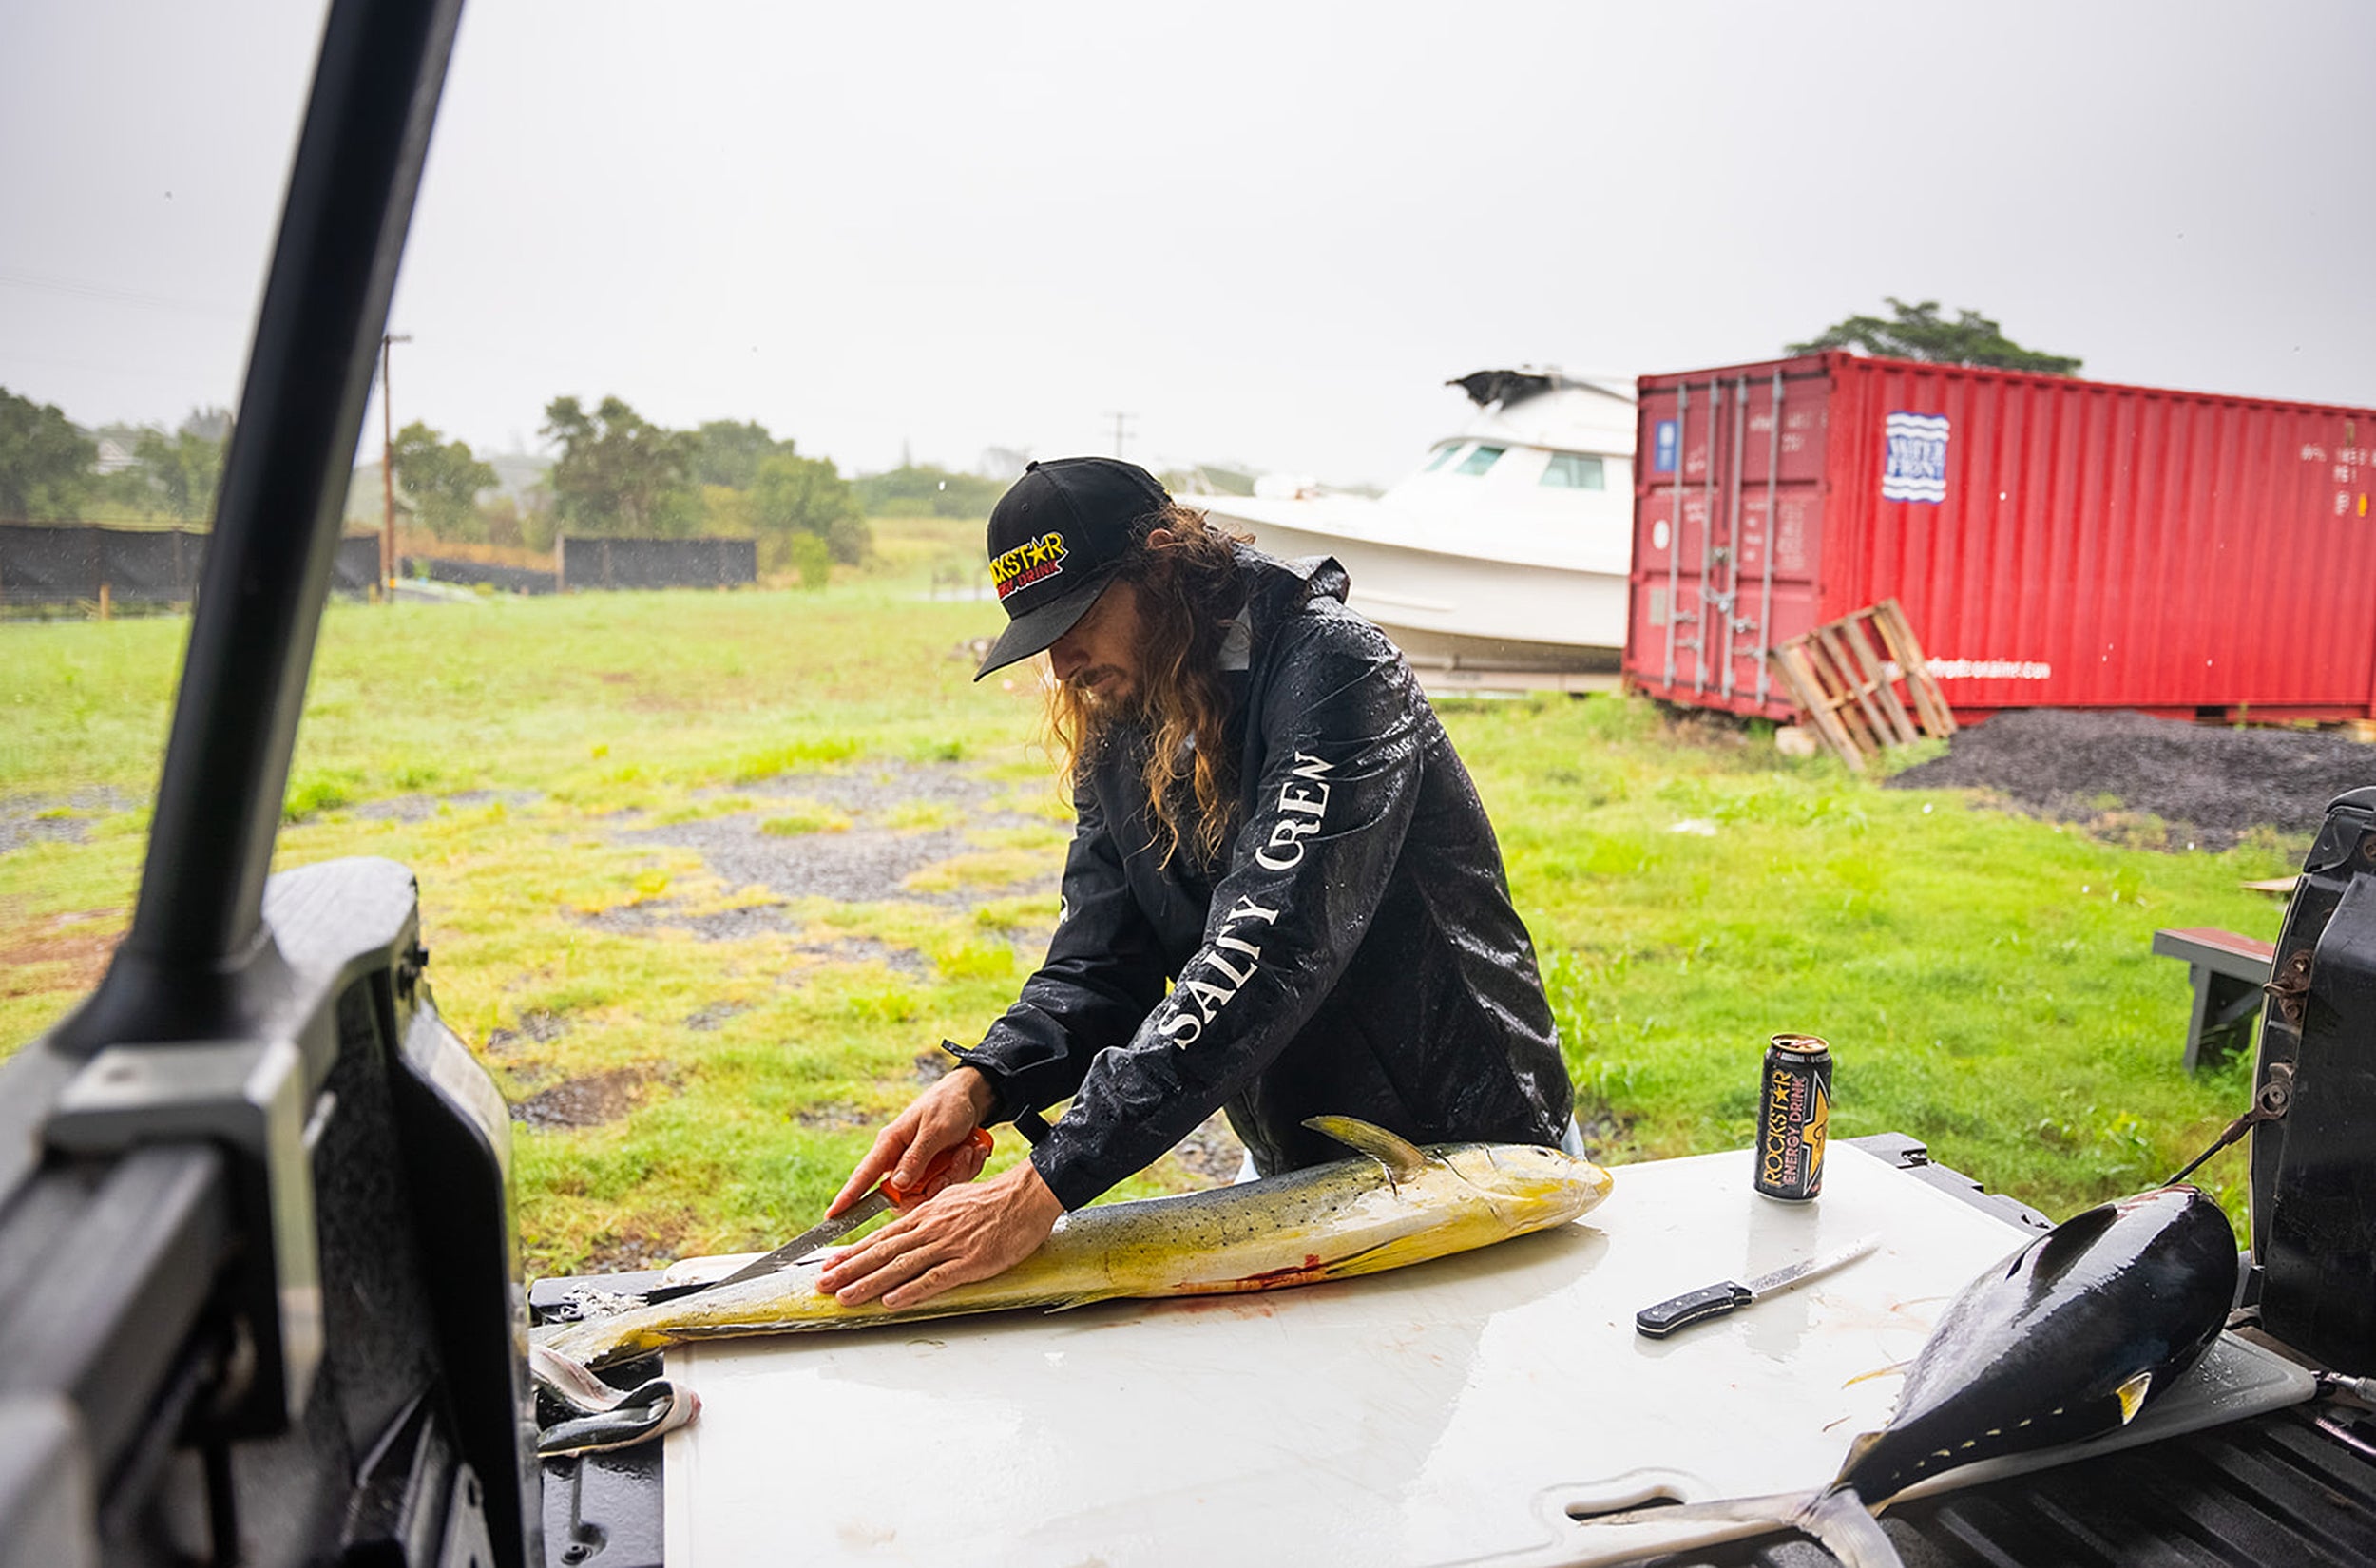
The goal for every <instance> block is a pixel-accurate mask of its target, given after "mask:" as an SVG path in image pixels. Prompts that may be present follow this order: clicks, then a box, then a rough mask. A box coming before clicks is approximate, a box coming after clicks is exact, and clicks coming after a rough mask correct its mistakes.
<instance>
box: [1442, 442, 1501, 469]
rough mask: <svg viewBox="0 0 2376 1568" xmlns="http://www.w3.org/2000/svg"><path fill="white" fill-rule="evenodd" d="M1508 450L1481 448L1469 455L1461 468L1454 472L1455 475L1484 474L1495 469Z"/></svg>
mask: <svg viewBox="0 0 2376 1568" xmlns="http://www.w3.org/2000/svg"><path fill="white" fill-rule="evenodd" d="M1504 450H1506V448H1503V447H1479V448H1478V449H1476V450H1475V451H1473V452H1470V453H1469V454H1468V456H1467V457H1466V459H1465V460H1464V461H1463V462H1462V464H1461V466H1460V467H1459V468H1454V469H1453V470H1452V471H1453V472H1454V473H1483V472H1485V470H1486V469H1487V468H1491V467H1493V465H1494V463H1495V462H1496V461H1498V460H1499V459H1500V457H1501V455H1502V453H1503V452H1504Z"/></svg>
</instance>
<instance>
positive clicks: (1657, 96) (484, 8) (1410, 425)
mask: <svg viewBox="0 0 2376 1568" xmlns="http://www.w3.org/2000/svg"><path fill="white" fill-rule="evenodd" d="M321 16H322V8H321V6H320V5H319V4H318V3H316V4H304V3H299V0H242V3H241V4H240V5H237V6H227V7H225V6H190V5H187V4H180V3H167V0H76V3H75V4H72V5H36V4H31V3H18V4H12V5H8V6H5V7H0V148H5V149H6V151H5V157H0V386H6V387H7V388H9V389H10V391H12V392H19V393H21V394H24V395H28V396H30V397H33V398H34V399H36V400H38V401H41V402H47V403H55V404H58V405H59V406H61V407H62V408H64V409H65V411H67V414H68V416H70V417H71V418H73V419H75V420H77V421H79V422H81V423H84V424H86V425H91V424H98V423H101V422H104V421H109V420H119V419H121V420H135V421H154V422H160V423H166V424H170V423H172V422H174V421H177V420H178V419H180V418H181V417H182V414H184V413H185V412H186V411H188V410H189V409H190V408H191V407H192V406H194V405H197V404H201V403H228V402H231V401H233V400H234V399H235V398H236V396H237V392H238V387H239V382H240V373H241V371H242V367H243V364H244V359H245V354H246V336H247V328H248V319H249V316H250V315H251V313H252V311H253V308H254V303H255V300H256V297H257V295H258V293H259V288H260V283H261V278H262V275H263V269H264V263H265V256H266V250H267V246H268V243H269V239H270V234H271V229H272V226H273V223H274V222H275V220H276V219H277V216H278V204H279V200H280V194H281V182H282V181H283V180H284V178H285V176H286V173H287V166H288V162H289V157H290V153H291V149H292V146H293V142H294V137H295V134H296V127H297V115H298V111H299V108H300V105H301V103H302V98H303V93H304V90H305V86H306V81H307V76H308V72H309V71H310V68H311V60H312V53H313V49H314V47H315V45H316V40H317V35H318V32H319V29H320V22H321ZM2371 132H2376V7H2370V6H2368V5H2366V4H2365V3H2364V0H2330V3H2311V0H2303V3H2271V0H2256V3H2253V4H2249V5H2247V4H2235V3H2229V4H2219V5H2213V4H2203V3H2197V0H2156V3H2152V4H2101V5H2096V4H2072V3H2069V0H2060V3H2055V4H2034V5H2033V4H2009V3H2006V0H1971V3H1968V4H1964V5H1961V6H1954V7H1946V6H1922V5H1907V4H1898V5H1880V4H1873V5H1865V4H1849V3H1838V0H1797V3H1794V4H1789V5H1757V6H1753V5H1749V4H1737V5H1715V4H1704V5H1686V4H1676V3H1672V0H1662V3H1659V4H1654V5H1642V4H1638V3H1629V4H1625V5H1614V4H1611V5H1601V4H1574V3H1571V4H1508V5H1489V4H1477V3H1468V4H1463V5H1458V6H1455V5H1450V4H1429V5H1413V4H1379V3H1371V4H1366V5H1330V6H1318V5H1298V4H1293V3H1292V0H1290V3H1280V0H1269V3H1266V4H1252V5H1243V4H1223V3H1214V0H1200V3H1198V4H1197V5H1195V6H1171V7H1163V8H1153V7H1128V6H1119V5H1115V4H1112V3H1110V0H1107V3H1102V4H1084V5H1079V6H1060V5H1038V6H1017V7H997V6H984V5H980V4H966V5H954V4H939V3H915V0H910V3H908V4H899V5H872V6H853V5H834V6H825V5H811V4H791V3H772V4H762V3H757V0H753V3H728V0H716V3H699V0H695V3H684V0H679V3H670V4H661V3H658V0H647V3H645V4H642V5H627V4H608V5H605V4H591V3H586V0H533V3H525V0H524V3H511V4H506V3H502V0H479V3H477V4H474V5H472V6H471V7H469V9H468V10H466V13H465V17H464V21H463V29H462V36H461V41H460V43H459V45H458V47H457V48H456V51H455V56H454V62H453V67H452V71H451V74H450V77H449V79H448V83H447V88H446V97H445V105H444V108H443V110H442V113H441V116H440V119H439V122H438V126H437V135H436V141H435V143H434V145H433V147H432V150H431V157H430V165H429V173H428V179H427V182H426V185H425V188H424V190H423V193H422V197H421V202H420V206H419V209H418V211H417V214H416V216H415V219H414V222H413V227H412V244H411V249H410V251H409V252H408V254H407V258H406V261H405V267H404V273H403V277H402V280H401V282H400V284H399V287H398V290H397V295H396V303H395V311H394V316H393V329H394V330H396V331H398V332H405V333H410V334H412V338H413V341H412V343H411V344H409V345H405V346H402V347H399V348H398V350H397V351H396V369H395V407H396V411H397V417H398V420H399V422H402V421H405V420H410V419H414V418H419V419H425V420H427V421H428V422H429V423H430V424H431V425H432V426H435V427H437V428H438V429H440V430H445V431H447V432H449V433H450V434H458V435H460V436H462V437H464V438H466V439H468V440H469V441H470V442H471V443H473V444H474V445H476V446H478V447H480V448H481V449H511V448H513V447H515V446H517V445H527V446H530V447H532V446H534V445H535V443H536V440H537V437H536V428H537V426H538V424H539V422H540V419H541V417H542V411H543V409H544V406H545V404H546V402H547V401H548V400H549V399H551V398H552V397H553V396H555V395H557V394H559V393H563V392H571V393H576V394H579V395H581V396H584V397H586V398H589V399H591V398H598V397H600V396H602V395H604V394H605V393H610V392H616V393H618V394H619V395H621V396H623V397H624V398H626V399H627V400H628V401H629V402H631V403H633V404H634V405H635V406H636V407H637V408H638V409H639V410H640V411H642V412H643V413H644V414H645V415H646V416H647V417H650V418H653V419H656V420H659V421H661V422H662V423H665V424H671V425H690V424H694V423H698V422H699V421H701V420H704V419H713V418H753V419H757V420H760V421H762V422H763V423H765V424H766V425H768V426H769V427H770V428H771V429H772V430H775V431H776V433H777V434H779V435H790V436H793V437H795V438H796V439H797V440H798V441H799V443H800V446H801V449H802V450H804V451H807V452H811V453H815V454H822V455H826V456H831V457H833V458H834V459H836V460H837V461H838V462H839V463H840V464H841V465H842V467H843V468H844V469H845V470H846V471H848V470H867V469H874V468H885V467H889V466H891V465H892V464H895V463H896V462H897V461H898V460H899V457H900V453H901V450H902V447H903V443H905V444H907V445H908V446H910V448H911V449H912V450H913V452H914V455H915V456H916V458H917V459H918V460H919V461H938V462H943V463H948V464H949V465H951V466H955V467H969V466H971V465H972V464H973V463H974V462H975V460H976V459H977V458H978V457H979V456H980V454H981V452H982V450H983V449H984V448H986V447H987V446H990V445H993V444H996V445H1000V446H1006V447H1012V448H1021V449H1029V450H1032V451H1034V452H1037V453H1039V454H1040V455H1056V454H1059V453H1063V452H1071V451H1082V450H1106V449H1111V445H1112V440H1113V429H1112V421H1111V418H1110V415H1111V414H1112V413H1113V412H1114V411H1124V412H1127V413H1128V414H1129V415H1130V416H1131V417H1130V424H1129V437H1128V442H1127V447H1128V451H1129V453H1130V455H1132V456H1134V457H1138V458H1140V459H1141V460H1145V461H1150V462H1169V461H1183V460H1200V461H1208V462H1227V461H1238V462H1243V463H1247V464H1251V465H1254V466H1255V467H1257V468H1287V469H1295V470H1301V471H1307V472H1313V473H1316V474H1318V475H1320V476H1322V477H1324V478H1328V479H1332V480H1336V481H1340V482H1348V483H1350V482H1358V481H1365V480H1367V481H1387V480H1390V479H1392V478H1394V477H1397V476H1398V475H1399V474H1400V473H1401V472H1402V471H1403V470H1404V469H1405V468H1408V466H1409V464H1410V463H1411V461H1412V460H1413V459H1415V457H1416V456H1417V455H1418V453H1419V452H1420V450H1421V449H1423V448H1424V446H1425V445H1426V444H1427V443H1428V441H1429V440H1430V439H1431V438H1433V437H1435V436H1437V435H1440V434H1443V433H1447V432H1448V431H1449V430H1451V429H1453V428H1455V427H1456V426H1457V425H1458V423H1459V422H1460V421H1461V419H1462V418H1463V416H1464V414H1465V412H1466V403H1465V401H1464V400H1463V399H1462V397H1461V394H1460V393H1459V392H1456V391H1451V390H1447V389H1446V388H1445V387H1443V386H1442V382H1443V381H1444V380H1445V379H1446V378H1447V377H1449V376H1455V375H1460V374H1462V373H1466V372H1468V371H1472V370H1476V369H1480V368H1484V367H1487V366H1496V365H1504V364H1510V363H1518V362H1527V363H1537V364H1558V365H1565V366H1568V367H1570V368H1574V369H1581V370H1594V371H1600V372H1606V373H1623V374H1627V375H1631V374H1635V373H1644V372H1655V371H1671V370H1682V369H1689V368H1695V367H1698V366H1703V365H1715V364H1723V363H1728V362H1732V361H1735V360H1743V359H1750V358H1754V357H1758V356H1762V355H1768V354H1772V353H1774V352H1775V351H1776V350H1778V349H1779V347H1780V346H1781V344H1782V343H1784V342H1785V341H1787V340H1789V339H1792V338H1795V337H1802V336H1808V335H1812V334H1814V333H1815V332H1816V331H1818V330H1819V329H1821V328H1822V327H1823V326H1825V325H1826V324H1827V323H1829V322H1831V321H1833V320H1836V319H1838V318H1839V317H1841V316H1846V315H1849V314H1850V313H1854V312H1860V311H1862V312H1871V311H1877V310H1879V309H1880V307H1881V301H1882V297H1883V296H1885V295H1896V296H1900V297H1903V298H1907V299H1911V300H1919V299H1926V298H1935V299H1938V300H1940V301H1941V302H1942V303H1943V304H1945V306H1947V307H1949V308H1950V309H1952V308H1954V307H1960V306H1969V307H1973V308H1976V309H1979V310H1982V311H1983V312H1985V313H1986V314H1988V315H1990V316H1995V317H1997V318H1998V319H1999V320H2000V321H2002V323H2003V324H2004V327H2005V329H2006V331H2007V332H2008V333H2009V334H2010V335H2012V336H2014V337H2015V338H2017V339H2019V340H2020V341H2022V342H2023V343H2025V344H2028V345H2029V346H2031V347H2035V348H2042V349H2046V350H2050V351H2053V352H2056V353H2061V354H2078V355H2080V356H2081V357H2082V358H2084V360H2085V361H2086V365H2085V371H2084V373H2086V374H2089V375H2095V376H2101V377H2104V378H2107V379H2114V380H2123V381H2135V382H2143V383H2148V384H2158V385H2169V386H2178V387H2190V388H2202V389H2208V390H2213V391H2219V392H2247V393H2256V394H2265V395H2271V396H2283V397H2296V398H2303V399H2311V400H2323V401H2332V402H2344V403H2354V404H2360V405H2376V299H2372V297H2371V296H2372V295H2376V289H2372V288H2371V279H2376V135H2372V134H2371ZM371 419H372V423H371V426H370V429H371V430H373V431H374V432H375V431H376V430H377V422H378V415H377V412H376V411H375V410H374V412H373V414H372V416H371ZM375 453H376V435H375V433H374V435H373V436H372V437H370V438H369V439H368V440H367V450H366V452H365V455H366V456H373V455H375Z"/></svg>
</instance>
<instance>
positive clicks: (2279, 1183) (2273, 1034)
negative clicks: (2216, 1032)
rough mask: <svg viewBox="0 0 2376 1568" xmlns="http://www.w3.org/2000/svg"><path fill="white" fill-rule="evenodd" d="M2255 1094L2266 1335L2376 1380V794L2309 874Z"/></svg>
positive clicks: (2367, 794)
mask: <svg viewBox="0 0 2376 1568" xmlns="http://www.w3.org/2000/svg"><path fill="white" fill-rule="evenodd" d="M2253 1093H2254V1102H2253V1103H2254V1110H2255V1111H2256V1112H2257V1113H2258V1114H2259V1115H2260V1116H2261V1117H2262V1118H2263V1120H2262V1121H2261V1122H2260V1124H2259V1125H2258V1126H2256V1127H2254V1128H2253V1130H2252V1256H2253V1258H2254V1260H2255V1262H2256V1263H2257V1265H2258V1272H2259V1276H2260V1278H2259V1287H2260V1310H2261V1324H2262V1327H2263V1328H2264V1329H2267V1331H2268V1332H2269V1333H2271V1335H2273V1336H2274V1337H2276V1338H2277V1339H2280V1340H2283V1341H2284V1342H2285V1343H2286V1344H2288V1345H2290V1346H2291V1347H2293V1348H2295V1349H2296V1350H2299V1351H2301V1352H2302V1353H2303V1354H2305V1355H2307V1356H2309V1357H2310V1358H2311V1359H2312V1360H2315V1361H2317V1362H2319V1363H2321V1364H2323V1365H2325V1366H2328V1367H2339V1368H2343V1369H2347V1370H2350V1371H2358V1370H2361V1369H2364V1368H2366V1367H2376V1157H2371V1151H2372V1149H2376V787H2372V788H2368V789H2360V790H2353V791H2351V792H2350V793H2349V794H2345V795H2343V796H2341V797H2339V798H2338V799H2337V800H2336V801H2335V802H2334V803H2333V804H2332V805H2330V806H2328V808H2327V820H2326V822H2325V824H2324V825H2323V826H2322V827H2321V828H2320V829H2319V832H2318V839H2317V842H2316V843H2314V844H2312V845H2311V847H2310V852H2309V858H2308V859H2307V860H2305V861H2304V862H2303V865H2302V878H2301V881H2300V882H2299V883H2298V884H2296V885H2295V888H2294V891H2293V901H2292V903H2291V904H2290V906H2289V907H2288V908H2287V909H2286V918H2285V927H2284V929H2283V930H2281V931H2280V932H2279V933H2278V936H2277V952H2276V958H2275V961H2274V963H2273V965H2272V966H2271V974H2270V981H2269V1003H2268V1005H2267V1007H2266V1008H2265V1009H2264V1012H2263V1016H2262V1020H2261V1035H2260V1062H2259V1068H2258V1071H2257V1073H2256V1074H2255V1078H2254V1083H2253Z"/></svg>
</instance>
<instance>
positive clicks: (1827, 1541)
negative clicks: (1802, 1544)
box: [1792, 1486, 1906, 1568]
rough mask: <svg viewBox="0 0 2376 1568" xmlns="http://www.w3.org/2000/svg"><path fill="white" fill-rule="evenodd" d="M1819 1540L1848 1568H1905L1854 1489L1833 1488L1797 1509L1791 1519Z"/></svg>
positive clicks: (1845, 1487)
mask: <svg viewBox="0 0 2376 1568" xmlns="http://www.w3.org/2000/svg"><path fill="white" fill-rule="evenodd" d="M1792 1522H1794V1523H1795V1524H1797V1526H1798V1527H1799V1528H1800V1529H1802V1530H1804V1531H1806V1532H1807V1533H1808V1534H1809V1535H1811V1536H1812V1537H1814V1538H1815V1539H1817V1540H1819V1541H1822V1542H1823V1543H1824V1545H1825V1547H1826V1548H1827V1549H1829V1550H1830V1553H1831V1555H1832V1556H1833V1557H1835V1558H1839V1559H1840V1560H1841V1561H1842V1562H1844V1563H1846V1564H1847V1565H1848V1568H1906V1565H1905V1563H1904V1561H1903V1560H1902V1559H1900V1558H1899V1557H1898V1549H1897V1548H1896V1547H1895V1546H1893V1545H1891V1544H1890V1543H1889V1537H1888V1535H1887V1532H1885V1531H1884V1530H1883V1529H1882V1528H1881V1521H1880V1520H1877V1519H1875V1518H1874V1517H1873V1516H1872V1513H1871V1511H1870V1510H1868V1508H1866V1506H1865V1500H1864V1499H1863V1498H1860V1497H1858V1496H1857V1495H1856V1488H1855V1487H1853V1486H1834V1487H1832V1488H1831V1489H1830V1491H1828V1492H1823V1493H1820V1494H1818V1495H1817V1496H1816V1498H1815V1501H1812V1502H1811V1503H1809V1504H1808V1505H1807V1506H1806V1507H1805V1508H1803V1509H1801V1510H1799V1515H1798V1518H1797V1519H1796V1520H1793V1521H1792Z"/></svg>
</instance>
